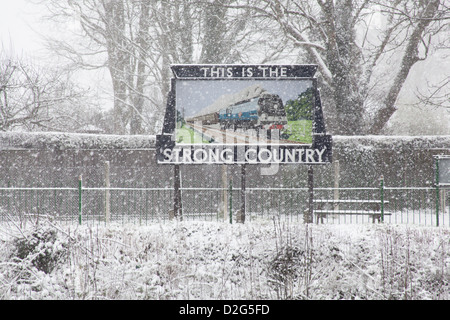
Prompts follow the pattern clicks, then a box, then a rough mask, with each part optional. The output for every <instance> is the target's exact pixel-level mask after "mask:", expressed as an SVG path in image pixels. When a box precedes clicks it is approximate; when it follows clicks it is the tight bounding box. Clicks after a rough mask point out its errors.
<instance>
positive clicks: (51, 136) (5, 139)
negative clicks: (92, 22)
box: [0, 132, 450, 152]
mask: <svg viewBox="0 0 450 320" xmlns="http://www.w3.org/2000/svg"><path fill="white" fill-rule="evenodd" d="M333 142H334V144H335V147H341V148H352V149H364V150H367V149H371V148H375V149H392V148H394V147H396V148H408V149H425V150H426V149H444V150H448V151H449V152H450V135H447V136H333ZM155 144H156V136H154V135H132V136H131V135H103V134H80V133H61V132H35V133H34V132H31V133H30V132H0V150H1V149H9V148H26V149H57V150H64V149H154V148H155Z"/></svg>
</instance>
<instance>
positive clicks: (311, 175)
mask: <svg viewBox="0 0 450 320" xmlns="http://www.w3.org/2000/svg"><path fill="white" fill-rule="evenodd" d="M308 198H309V201H308V211H307V213H306V215H305V217H304V219H303V220H304V223H312V222H313V221H314V207H313V200H314V169H313V167H312V166H309V167H308Z"/></svg>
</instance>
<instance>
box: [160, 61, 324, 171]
mask: <svg viewBox="0 0 450 320" xmlns="http://www.w3.org/2000/svg"><path fill="white" fill-rule="evenodd" d="M171 69H172V72H173V74H174V77H173V78H172V79H171V90H170V92H169V94H168V98H167V107H166V111H165V117H164V123H163V130H162V133H161V134H160V135H157V137H156V138H157V139H156V151H157V155H156V158H157V163H158V164H176V165H178V164H264V165H265V164H274V163H276V164H301V165H302V164H303V165H305V164H306V165H318V164H328V163H331V162H332V137H331V135H328V134H327V133H326V130H325V122H324V118H323V112H322V104H321V99H320V92H319V90H318V88H317V78H315V77H314V74H315V72H316V70H317V65H208V64H202V65H191V64H176V65H171ZM186 80H187V81H190V80H193V81H196V80H208V81H216V80H227V81H239V80H258V81H259V80H261V82H264V81H268V80H269V81H270V80H272V81H273V80H277V81H284V80H298V81H299V83H300V81H303V80H305V81H310V82H311V84H312V86H311V89H312V92H313V97H312V103H313V110H312V113H313V114H312V129H311V131H312V132H311V135H312V143H311V144H291V145H289V144H283V143H282V142H276V143H269V144H262V145H254V144H226V143H222V144H216V143H215V144H187V145H179V144H178V145H177V144H176V139H175V131H176V116H177V106H176V103H177V90H176V88H177V83H180V81H186ZM268 134H270V133H268ZM207 153H209V157H210V158H209V159H207V157H205V156H204V155H205V154H207ZM211 154H214V155H220V156H219V157H218V158H217V157H216V158H213V157H212V156H211ZM199 155H200V156H199ZM251 155H252V156H254V157H253V158H251V157H250V156H251ZM264 156H266V157H265V158H264ZM277 156H278V158H277ZM211 160H214V161H211Z"/></svg>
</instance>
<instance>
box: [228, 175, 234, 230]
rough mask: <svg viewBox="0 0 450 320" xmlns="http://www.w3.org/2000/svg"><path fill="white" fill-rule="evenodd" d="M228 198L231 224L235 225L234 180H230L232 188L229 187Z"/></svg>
mask: <svg viewBox="0 0 450 320" xmlns="http://www.w3.org/2000/svg"><path fill="white" fill-rule="evenodd" d="M228 192H229V194H228V198H229V199H230V210H229V214H230V224H231V223H233V180H231V179H230V187H229V191H228Z"/></svg>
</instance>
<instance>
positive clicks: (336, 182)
mask: <svg viewBox="0 0 450 320" xmlns="http://www.w3.org/2000/svg"><path fill="white" fill-rule="evenodd" d="M339 180H340V167H339V160H335V161H334V197H333V199H334V201H335V203H334V210H336V211H339Z"/></svg>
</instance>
